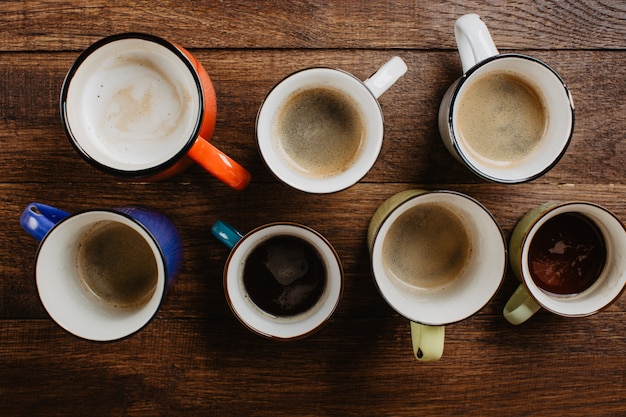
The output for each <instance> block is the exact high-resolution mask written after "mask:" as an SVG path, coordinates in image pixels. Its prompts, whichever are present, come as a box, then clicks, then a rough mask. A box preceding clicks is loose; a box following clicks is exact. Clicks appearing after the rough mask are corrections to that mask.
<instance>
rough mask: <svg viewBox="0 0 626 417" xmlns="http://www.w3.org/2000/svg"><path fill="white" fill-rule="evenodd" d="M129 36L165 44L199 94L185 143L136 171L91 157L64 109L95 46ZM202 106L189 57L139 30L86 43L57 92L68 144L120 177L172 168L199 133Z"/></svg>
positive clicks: (167, 42)
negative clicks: (166, 157)
mask: <svg viewBox="0 0 626 417" xmlns="http://www.w3.org/2000/svg"><path fill="white" fill-rule="evenodd" d="M129 39H138V40H143V41H147V42H152V43H155V44H158V45H160V46H162V47H165V48H166V49H167V50H168V51H169V52H171V53H173V54H174V55H175V56H176V57H177V58H179V59H180V60H181V62H182V63H183V65H185V67H187V69H188V70H189V72H190V74H191V76H192V78H193V80H194V83H195V85H196V91H197V93H198V101H199V102H198V115H197V117H196V122H195V126H194V128H193V133H192V134H191V135H190V137H189V139H188V140H187V142H186V143H185V144H184V146H182V147H181V149H180V150H179V151H178V152H177V153H176V154H175V155H173V156H172V157H171V158H169V159H168V160H166V161H164V162H161V163H159V164H157V165H155V166H152V167H147V168H141V169H136V170H133V169H130V170H125V169H119V168H115V167H111V166H109V165H107V164H105V163H103V162H100V161H98V160H97V159H95V158H94V157H93V156H91V155H90V154H89V153H88V152H87V151H86V150H85V148H84V147H83V146H82V145H81V144H80V140H79V139H77V137H76V136H75V135H74V133H73V131H72V128H71V126H70V121H69V115H68V108H67V99H68V94H69V88H70V84H71V82H72V79H73V78H74V76H75V74H76V72H77V71H78V69H79V68H80V66H81V65H82V64H83V63H84V62H85V61H86V60H87V59H88V58H89V57H90V56H91V55H92V54H93V53H94V52H96V51H97V50H98V49H100V48H102V47H103V46H106V45H108V44H110V43H113V42H117V41H124V40H129ZM204 108H205V104H204V94H203V87H202V82H201V81H200V77H199V76H198V74H197V71H196V69H195V68H194V65H193V63H192V62H191V61H190V60H189V58H188V57H187V56H186V55H185V54H184V53H183V52H182V51H181V50H180V49H178V48H177V47H176V45H174V44H173V43H171V42H169V41H167V40H165V39H163V38H161V37H159V36H156V35H151V34H147V33H142V32H124V33H118V34H114V35H109V36H106V37H104V38H101V39H99V40H97V41H96V42H94V43H92V44H91V45H89V46H88V47H87V48H86V49H85V50H84V51H83V52H81V53H80V55H79V56H78V57H77V58H76V59H75V61H74V62H73V63H72V65H71V66H70V68H69V70H68V72H67V74H66V76H65V78H64V80H63V85H62V87H61V94H60V113H61V122H62V123H61V124H62V125H63V129H64V131H65V134H66V136H67V137H68V139H69V141H70V143H71V144H72V147H73V148H74V149H75V150H76V151H77V153H78V154H79V155H80V156H81V157H82V158H83V159H84V160H85V161H87V162H88V163H89V164H91V165H92V166H94V167H96V168H98V169H100V170H101V171H103V172H105V173H107V174H111V175H114V176H117V177H122V178H146V177H151V176H154V175H156V174H158V173H161V172H163V171H166V170H167V169H169V168H171V167H173V166H174V165H175V164H176V163H178V162H179V161H180V160H181V159H182V158H184V157H185V156H186V155H187V153H188V152H189V150H190V149H191V147H192V146H193V144H194V143H195V141H196V139H197V138H198V136H199V134H200V130H201V128H202V115H203V114H204Z"/></svg>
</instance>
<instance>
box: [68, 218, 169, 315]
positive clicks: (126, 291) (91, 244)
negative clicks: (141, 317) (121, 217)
mask: <svg viewBox="0 0 626 417" xmlns="http://www.w3.org/2000/svg"><path fill="white" fill-rule="evenodd" d="M76 267H77V272H78V277H79V280H80V281H81V284H82V285H83V287H84V288H85V289H86V290H87V291H88V292H89V293H90V294H92V295H93V296H94V297H95V298H96V299H97V300H98V301H99V302H101V303H103V304H104V305H106V306H109V307H113V308H133V307H139V306H141V305H143V304H145V303H146V302H147V301H148V300H149V299H150V298H151V297H152V295H153V294H154V291H155V288H156V284H157V277H158V269H157V263H156V260H155V257H154V252H153V251H152V249H151V247H150V245H148V243H147V242H146V241H145V239H144V238H143V236H141V235H140V234H139V233H138V232H136V231H135V230H133V229H132V228H131V227H129V226H127V225H124V224H122V223H117V222H110V221H106V222H99V223H97V224H96V225H94V226H93V227H92V228H91V229H90V230H89V231H88V232H86V233H85V234H84V236H83V237H82V238H81V239H80V243H79V247H78V249H77V252H76Z"/></svg>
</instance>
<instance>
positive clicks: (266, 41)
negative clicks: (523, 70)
mask: <svg viewBox="0 0 626 417" xmlns="http://www.w3.org/2000/svg"><path fill="white" fill-rule="evenodd" d="M465 13H478V14H480V15H482V16H484V18H485V20H486V22H487V24H488V26H489V28H490V31H491V32H492V33H493V34H494V39H495V40H496V44H497V45H498V46H499V47H500V48H503V49H509V48H520V47H528V46H531V47H532V48H534V49H535V48H536V49H549V50H554V49H617V50H619V49H623V47H624V39H626V23H625V22H626V6H624V3H623V2H621V1H619V0H610V1H595V0H586V1H577V0H566V1H559V0H550V1H542V2H525V1H519V0H518V1H507V2H506V3H499V2H485V1H475V0H474V1H460V0H454V1H446V2H443V3H441V2H420V1H407V0H401V1H393V2H370V1H363V0H361V1H346V0H310V1H302V0H298V1H289V2H274V1H271V0H263V1H255V2H248V1H245V0H239V1H229V0H224V1H193V0H179V1H171V0H168V1H159V2H153V1H147V0H140V1H134V2H133V3H132V6H127V5H125V4H124V3H119V2H118V3H113V4H112V3H111V2H108V1H103V0H97V1H90V0H82V1H54V0H45V1H42V0H35V1H28V2H21V1H8V2H4V3H3V7H2V9H1V10H0V28H2V30H3V33H4V34H5V36H3V37H2V39H0V50H2V51H24V50H69V49H71V50H79V49H84V48H85V47H86V46H87V45H88V44H90V43H92V42H94V41H96V40H97V39H99V38H101V37H104V36H106V35H110V34H111V33H118V32H136V31H139V32H142V31H143V32H150V33H154V34H158V35H161V36H164V37H167V38H170V39H171V40H173V41H178V42H181V43H182V44H183V45H184V46H187V47H193V48H226V49H230V48H246V49H247V48H253V49H256V48H304V49H318V48H333V49H353V48H356V49H361V48H374V49H389V48H393V49H397V48H400V49H454V48H455V47H456V45H455V42H454V37H453V31H452V26H453V24H454V20H456V19H457V18H458V17H459V16H461V15H462V14H465Z"/></svg>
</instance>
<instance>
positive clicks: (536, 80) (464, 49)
mask: <svg viewBox="0 0 626 417" xmlns="http://www.w3.org/2000/svg"><path fill="white" fill-rule="evenodd" d="M454 33H455V37H456V41H457V45H458V50H459V54H460V57H461V62H462V64H463V76H461V77H460V78H459V79H458V80H457V81H455V82H454V83H453V84H452V86H450V88H449V89H448V90H447V92H446V93H445V95H444V97H443V99H442V101H441V105H440V107H439V119H438V120H439V132H440V134H441V138H442V140H443V142H444V144H445V145H446V147H447V148H448V150H449V152H450V153H451V154H452V155H453V156H454V157H455V158H456V159H457V160H459V161H460V162H461V163H463V164H464V165H465V166H467V167H468V168H469V169H470V170H471V171H472V172H474V173H475V174H476V175H478V176H479V177H481V178H483V179H486V180H489V181H493V182H499V183H504V184H512V183H521V182H526V181H531V180H533V179H536V178H538V177H539V176H541V175H543V174H545V173H546V172H547V171H548V170H550V169H551V168H552V167H553V166H554V165H556V164H557V162H558V161H559V160H560V159H561V157H562V156H563V154H564V153H565V151H566V149H567V147H568V146H569V143H570V141H571V137H572V134H573V130H574V104H573V101H572V97H571V95H570V91H569V89H568V88H567V86H566V85H565V82H564V81H563V79H562V78H561V77H560V76H559V74H558V73H557V72H556V71H555V70H554V69H552V68H551V67H549V66H548V65H547V64H545V63H544V62H542V61H540V60H538V59H536V58H532V57H529V56H526V55H520V54H500V53H499V52H498V50H497V49H496V46H495V44H494V43H493V40H492V38H491V35H490V34H489V30H488V29H487V27H486V25H485V24H484V23H483V21H482V20H480V17H479V16H478V15H476V14H468V15H464V16H462V17H460V18H459V19H458V20H457V21H456V23H455V25H454ZM494 72H499V73H502V72H509V73H513V74H515V75H516V76H518V77H519V78H521V79H523V80H525V81H527V83H528V84H529V85H532V86H533V90H535V92H536V93H537V94H538V95H539V96H540V98H541V101H542V102H543V106H544V108H545V109H544V111H545V112H546V114H547V117H546V119H547V120H546V127H545V130H544V135H543V139H542V140H541V143H540V144H539V145H537V147H536V148H535V149H534V150H533V151H532V153H530V154H529V155H527V156H526V157H524V158H521V159H520V160H517V161H515V162H514V163H510V164H501V163H499V162H497V163H488V162H486V161H485V159H484V158H479V157H476V156H475V155H473V152H472V151H471V150H470V149H469V148H468V146H467V144H465V143H464V141H463V140H461V134H460V128H459V121H458V117H457V115H458V113H459V111H458V109H459V103H461V102H462V101H463V98H464V94H465V93H466V92H467V91H468V89H470V87H472V86H473V85H475V82H476V80H479V79H482V78H483V77H484V76H487V75H488V74H491V73H494ZM490 162H491V161H490Z"/></svg>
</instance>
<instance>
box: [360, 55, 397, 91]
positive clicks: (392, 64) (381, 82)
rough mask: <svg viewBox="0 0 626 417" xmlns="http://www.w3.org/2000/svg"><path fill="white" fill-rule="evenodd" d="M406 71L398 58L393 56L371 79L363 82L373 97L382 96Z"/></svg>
mask: <svg viewBox="0 0 626 417" xmlns="http://www.w3.org/2000/svg"><path fill="white" fill-rule="evenodd" d="M406 71H407V66H406V64H405V63H404V61H403V60H402V58H400V57H399V56H394V57H393V58H391V59H390V60H389V61H387V62H386V63H385V64H384V65H383V66H382V67H380V68H379V69H378V71H376V72H375V73H374V74H373V75H372V76H371V77H369V78H368V79H367V80H365V81H363V83H364V84H365V85H366V86H367V88H368V89H369V90H370V91H371V92H372V94H373V95H374V97H376V98H378V97H380V96H382V95H383V93H384V92H385V91H387V90H388V89H389V87H391V86H392V85H394V84H395V82H396V81H398V79H399V78H400V77H402V76H403V75H404V74H405V73H406Z"/></svg>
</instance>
